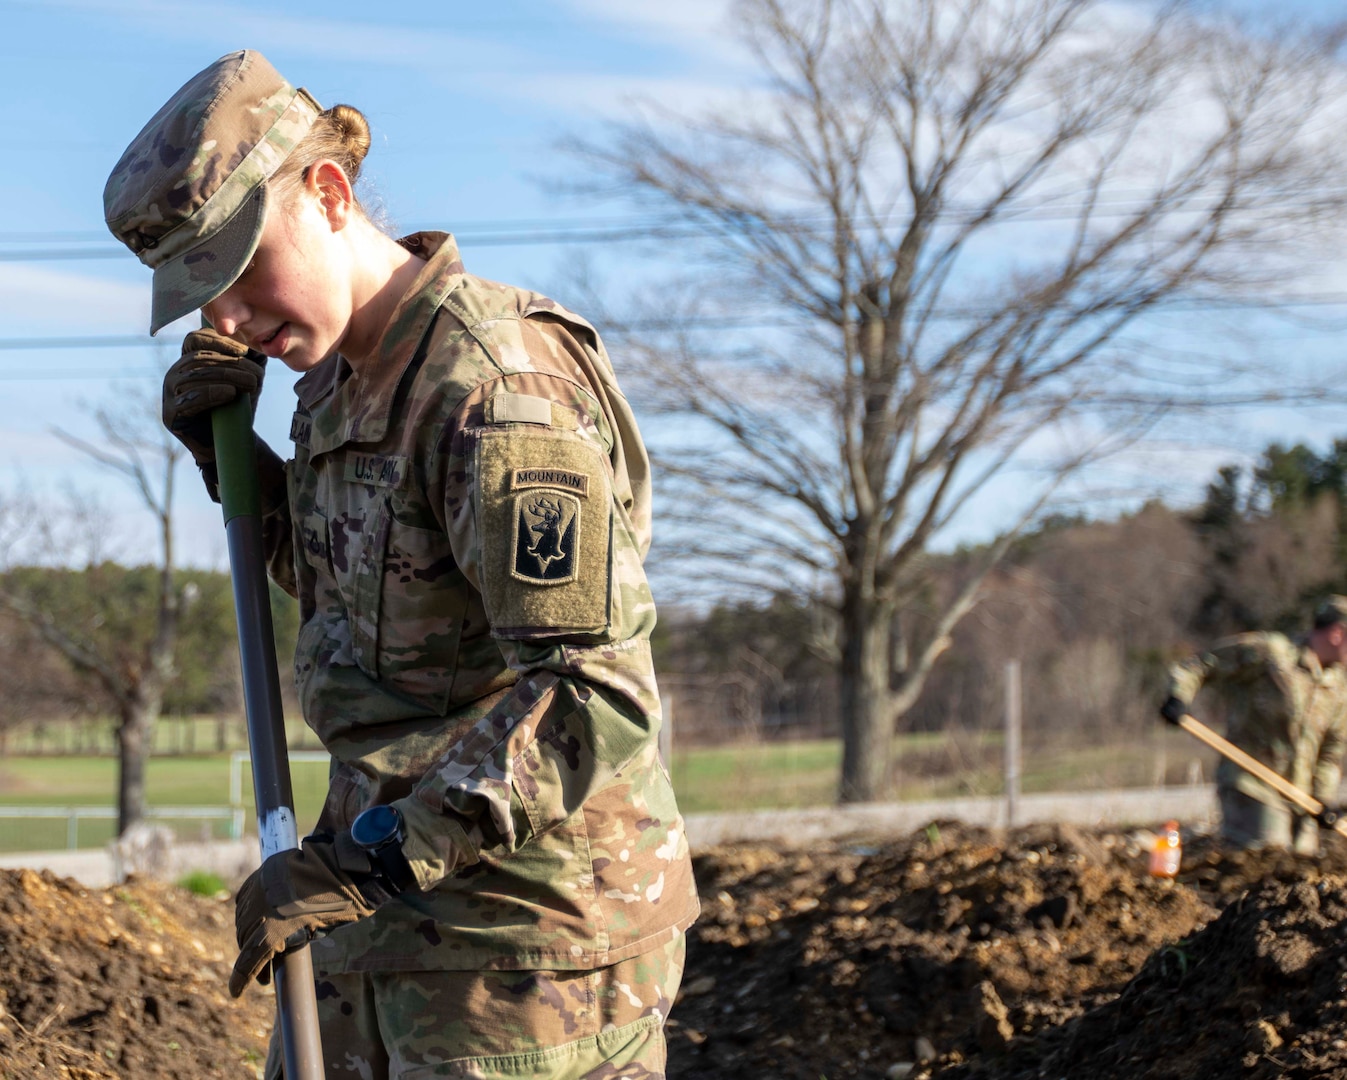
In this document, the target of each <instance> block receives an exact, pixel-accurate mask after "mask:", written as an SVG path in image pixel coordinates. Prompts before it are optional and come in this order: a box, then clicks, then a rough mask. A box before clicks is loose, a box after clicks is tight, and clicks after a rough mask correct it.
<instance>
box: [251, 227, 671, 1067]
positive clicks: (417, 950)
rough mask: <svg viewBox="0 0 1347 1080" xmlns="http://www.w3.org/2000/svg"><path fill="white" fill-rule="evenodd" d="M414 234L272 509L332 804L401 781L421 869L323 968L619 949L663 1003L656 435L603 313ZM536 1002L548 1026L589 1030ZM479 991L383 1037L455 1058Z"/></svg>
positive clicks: (385, 791) (337, 938) (606, 962)
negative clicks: (653, 538)
mask: <svg viewBox="0 0 1347 1080" xmlns="http://www.w3.org/2000/svg"><path fill="white" fill-rule="evenodd" d="M402 242H403V243H404V244H405V245H406V246H407V247H408V248H409V250H411V251H413V252H414V253H415V254H417V255H418V256H420V257H422V258H424V259H425V260H426V265H425V267H424V268H423V269H422V271H421V273H420V276H419V277H418V279H417V281H416V283H415V284H414V285H413V287H412V289H411V290H410V291H409V292H408V294H407V295H406V296H405V297H404V298H403V300H402V301H401V302H400V305H399V307H398V308H397V310H396V312H395V313H394V315H393V317H392V319H391V320H390V322H389V325H388V327H387V329H386V331H385V333H384V336H383V338H382V341H381V343H380V346H379V349H378V352H377V360H376V361H375V362H374V363H373V364H371V365H370V367H369V369H368V370H367V371H362V372H360V373H357V372H355V371H353V370H352V369H351V368H350V367H349V366H348V365H347V364H346V363H345V361H344V360H343V359H342V358H341V357H340V356H334V357H332V358H330V359H329V360H327V361H325V362H324V363H322V364H321V365H319V366H318V367H317V368H315V369H314V370H312V371H310V372H309V373H307V374H306V375H305V376H304V377H303V378H301V379H300V380H299V382H298V383H297V384H296V392H297V394H298V396H299V407H298V410H297V411H296V413H295V417H294V422H293V426H292V431H291V435H292V438H293V439H294V444H295V456H294V459H293V461H291V462H288V463H287V466H286V472H287V478H288V485H289V494H290V500H289V506H288V507H283V508H281V509H280V510H279V511H277V512H276V513H275V514H273V515H272V516H271V517H269V518H268V520H267V521H266V534H267V536H268V546H269V553H268V554H269V559H270V564H271V569H272V573H273V576H274V578H275V580H276V581H277V582H278V583H279V584H280V585H281V586H282V587H284V588H286V589H287V590H288V591H289V592H291V593H292V594H293V595H295V596H297V597H298V599H299V601H300V619H301V627H300V632H299V639H298V645H297V649H296V657H295V673H296V679H297V684H298V689H299V695H300V699H301V702H302V705H303V710H304V717H305V720H306V722H307V723H308V724H309V726H310V727H312V728H313V729H314V731H315V732H316V733H317V734H318V736H319V737H320V738H321V739H322V741H323V744H324V746H325V747H327V749H328V750H329V751H330V752H331V753H332V757H333V769H332V777H331V785H330V789H329V795H328V799H327V802H326V805H325V806H324V808H323V811H322V815H321V818H320V822H319V824H320V826H321V827H323V828H329V829H333V830H340V829H343V828H346V827H348V826H349V825H350V823H351V821H352V819H353V818H354V817H355V816H356V814H358V813H359V812H360V811H361V810H362V809H364V808H365V807H366V806H369V805H373V804H376V803H393V804H394V805H396V806H397V807H398V808H399V809H400V810H401V811H402V813H403V816H404V818H405V819H406V821H407V824H408V830H409V834H410V837H409V840H408V842H407V844H406V845H404V850H405V851H406V853H407V855H408V857H409V859H410V861H411V864H412V867H413V870H414V871H415V873H416V875H417V878H418V881H419V883H420V884H421V885H422V887H423V888H424V889H425V890H426V891H413V892H411V893H408V894H404V896H403V897H401V898H399V899H397V900H395V901H393V902H391V903H389V904H386V905H385V906H384V907H382V908H380V909H379V911H378V912H377V913H376V914H375V915H374V916H373V917H372V918H369V919H366V920H363V921H361V922H357V923H354V924H352V925H349V926H345V927H342V928H339V929H337V930H335V931H333V932H332V933H331V934H329V935H327V936H325V937H323V938H320V939H319V940H317V941H315V942H314V945H313V959H314V966H315V969H316V971H318V972H319V975H320V991H321V990H322V988H323V985H324V983H326V984H327V985H329V986H330V987H332V988H333V989H332V991H331V992H329V993H328V997H329V998H330V999H331V1001H333V1002H344V1001H346V1000H347V995H348V994H349V993H351V992H352V991H351V990H350V987H352V986H353V985H355V984H353V982H352V980H351V979H349V978H342V977H343V976H349V975H353V974H357V975H358V974H360V973H375V972H377V973H380V976H381V977H382V976H383V975H385V974H386V973H390V972H416V973H424V972H437V973H439V972H455V973H462V972H471V973H474V974H473V979H475V980H476V981H475V982H473V983H472V985H473V986H474V987H475V990H474V991H473V996H474V997H475V998H477V999H479V1000H481V1001H482V1002H484V1003H485V1002H490V1001H492V1000H493V998H494V997H499V996H500V995H501V994H502V993H503V991H501V990H500V988H501V987H506V986H510V985H513V983H512V977H507V976H504V975H500V976H494V975H493V976H487V975H485V974H484V973H486V972H510V971H514V972H539V973H553V974H551V975H542V974H540V975H538V976H537V978H539V979H542V978H557V977H558V976H557V975H556V973H565V975H566V977H567V978H571V979H572V981H574V978H575V976H572V975H571V973H578V972H594V971H598V970H600V969H605V968H610V967H611V966H613V965H617V964H620V963H628V964H630V965H631V966H630V971H629V972H628V977H629V978H637V979H645V980H647V981H648V984H649V985H647V986H646V987H644V989H643V988H642V987H640V986H635V985H632V984H631V983H629V982H627V981H625V980H622V979H619V980H618V981H619V982H620V983H621V984H622V985H623V986H625V987H626V988H627V989H626V990H625V991H623V992H622V993H621V994H620V996H621V997H622V1000H623V1001H624V1002H626V1001H628V1000H632V1001H634V1000H640V1001H641V1002H642V1012H643V1015H644V1017H645V1019H643V1020H639V1021H637V1023H638V1024H640V1025H644V1026H649V1025H650V1023H651V1021H650V1017H652V1016H662V1015H663V1013H664V1012H666V1011H667V1007H668V1002H669V1000H670V999H671V998H672V996H673V993H674V992H675V990H676V987H677V977H678V972H679V971H680V970H681V964H682V959H681V958H682V948H683V935H682V931H683V930H684V929H685V928H686V927H687V926H688V925H689V924H690V923H691V922H692V920H693V919H694V918H695V916H696V913H697V897H696V890H695V887H694V883H693V879H692V872H691V864H690V860H689V856H688V849H687V842H686V838H685V836H684V832H683V823H682V819H681V817H680V816H679V813H678V810H677V807H676V805H675V802H674V796H673V791H672V788H671V786H670V783H669V777H668V774H667V772H666V771H665V769H664V766H663V765H662V764H661V763H660V760H659V758H658V755H657V750H656V737H657V732H658V728H659V723H660V713H659V697H658V693H657V689H656V686H655V682H654V677H653V671H652V663H651V657H650V646H649V633H650V630H651V627H652V626H653V624H654V621H655V610H654V606H653V603H652V600H651V596H650V591H649V587H648V585H647V584H646V580H645V575H644V572H643V570H642V565H641V564H642V558H643V556H644V554H645V551H646V548H647V546H648V544H649V538H650V519H649V486H648V467H647V461H646V457H645V452H644V448H643V446H642V443H641V440H640V436H639V434H638V432H637V430H636V426H635V423H634V420H633V418H632V415H631V412H630V410H629V407H628V405H627V403H626V400H625V398H624V397H623V396H622V394H621V392H620V391H619V390H618V388H617V385H616V382H615V380H614V378H613V373H612V368H611V366H610V363H609V361H608V358H607V355H606V354H605V352H604V350H603V347H602V345H601V344H600V342H599V340H598V337H597V335H596V334H595V332H594V331H593V329H592V328H591V327H590V326H589V325H588V324H587V323H586V322H584V321H583V320H582V319H580V318H578V317H577V316H575V315H573V314H571V313H570V312H568V311H566V310H565V309H563V308H561V307H560V306H558V305H557V304H555V303H553V302H552V301H550V300H547V299H545V298H544V297H541V296H537V295H535V294H531V293H527V292H523V291H521V290H518V289H514V288H510V287H508V286H503V285H497V284H494V283H491V282H487V281H483V280H481V279H478V278H474V277H471V276H469V275H467V274H465V273H464V270H463V266H462V264H461V262H460V261H459V258H458V253H457V249H456V247H455V245H454V243H453V240H452V238H451V237H449V236H447V235H445V234H439V233H420V234H416V235H414V236H412V237H409V238H406V239H405V240H403V241H402ZM633 972H634V973H635V974H632V973H633ZM417 978H418V977H417V976H409V977H408V980H407V983H406V985H407V987H408V988H413V987H415V986H417V985H419V984H418V983H417ZM427 978H429V977H427ZM436 980H439V981H441V982H444V981H446V980H447V982H448V983H449V984H453V983H454V978H451V977H449V976H443V977H441V976H440V975H436V976H434V979H431V980H430V981H431V982H434V981H436ZM385 981H386V980H385ZM460 981H461V977H460ZM516 981H517V980H516ZM355 982H356V983H358V984H359V985H360V986H362V987H363V988H364V989H363V991H362V993H363V994H364V995H366V996H368V995H369V994H372V993H373V994H376V996H377V993H376V990H375V989H374V988H375V987H377V986H378V985H381V984H380V983H379V982H378V981H377V980H371V979H370V978H368V977H367V978H365V979H364V981H363V982H362V981H361V980H356V981H355ZM339 986H342V987H346V988H347V989H346V990H342V991H338V990H337V987H339ZM408 992H412V991H411V990H410V989H409V991H408ZM338 994H339V995H340V996H337V995H338ZM320 996H322V994H321V993H320ZM562 997H564V995H562ZM546 998H547V1008H548V1009H551V1010H552V1013H551V1015H552V1017H553V1020H554V1023H553V1028H552V1030H551V1031H550V1032H546V1033H544V1035H543V1038H544V1042H543V1045H555V1044H556V1043H562V1042H568V1043H569V1042H571V1041H573V1040H574V1039H576V1038H579V1037H580V1033H582V1032H584V1031H586V1030H588V1025H587V1024H586V1023H579V1024H577V1023H576V1022H575V1021H574V1019H573V1018H570V1017H569V1014H568V1009H567V1008H565V1007H563V1004H564V1003H560V1002H558V1001H557V1000H555V999H557V995H556V994H550V995H546ZM360 1007H361V1008H365V1006H364V1005H361V1006H360ZM465 1007H466V1003H465V1002H463V1001H460V1000H455V999H453V998H452V997H451V996H440V997H439V998H438V999H437V1001H436V1002H435V1004H434V1005H433V1006H428V1009H429V1011H428V1012H418V1013H417V1014H416V1016H415V1017H414V1020H415V1023H414V1024H412V1026H411V1029H410V1030H408V1031H406V1032H394V1033H393V1035H394V1037H395V1039H401V1038H403V1037H404V1036H406V1037H412V1036H415V1037H416V1038H428V1039H429V1042H428V1043H427V1046H428V1047H429V1049H428V1050H427V1052H428V1053H430V1055H431V1056H432V1057H435V1056H437V1055H438V1056H440V1057H443V1056H444V1054H445V1053H446V1051H445V1050H444V1049H443V1047H442V1039H443V1038H444V1037H445V1036H444V1032H445V1031H446V1030H447V1029H446V1028H445V1024H448V1023H449V1022H450V1021H451V1020H452V1021H453V1022H454V1023H455V1024H458V1023H459V1022H460V1021H461V1022H462V1023H463V1024H466V1025H468V1026H469V1027H470V1026H471V1023H470V1018H465V1017H464V1016H463V1010H464V1009H465ZM493 1007H494V1006H493ZM437 1010H438V1011H437ZM619 1013H620V1010H619ZM598 1015H600V1013H596V1012H594V1011H593V1010H591V1011H590V1013H589V1014H588V1016H589V1020H590V1021H592V1020H593V1019H594V1017H595V1016H598ZM534 1018H535V1019H536V1018H537V1017H536V1016H535V1017H534ZM356 1026H358V1025H356ZM352 1027H353V1026H352V1025H345V1028H348V1029H349V1028H352ZM328 1030H335V1029H331V1028H329V1029H328ZM426 1031H429V1032H431V1034H430V1035H429V1036H425V1035H423V1033H424V1032H426ZM346 1034H349V1032H348V1031H343V1032H339V1033H337V1035H336V1037H337V1038H338V1039H344V1038H345V1037H346ZM626 1034H628V1035H631V1034H632V1033H630V1032H627V1033H626ZM636 1034H639V1032H637V1033H636ZM387 1036H388V1033H387V1032H385V1038H387ZM597 1036H598V1032H597V1031H595V1032H594V1033H593V1037H597ZM535 1037H536V1036H535ZM585 1037H590V1036H585ZM633 1037H634V1035H633ZM324 1038H325V1039H326V1038H328V1035H327V1032H326V1031H325V1033H324ZM612 1038H613V1037H612V1036H605V1039H607V1040H608V1041H609V1042H611V1041H612ZM649 1038H650V1039H652V1040H654V1041H653V1042H652V1044H651V1047H650V1051H649V1054H648V1055H647V1059H648V1060H644V1059H643V1060H641V1061H640V1062H638V1066H639V1068H638V1071H632V1072H620V1073H619V1072H614V1073H596V1074H595V1075H614V1076H619V1075H620V1076H656V1075H662V1055H663V1047H662V1038H661V1036H660V1029H659V1027H658V1025H656V1026H655V1027H654V1028H653V1029H652V1032H651V1033H650V1036H649ZM549 1039H550V1043H549V1041H548V1040H549ZM437 1048H438V1049H437ZM354 1056H355V1057H356V1058H359V1056H360V1055H358V1054H357V1055H354ZM600 1060H601V1059H600ZM634 1067H636V1066H634ZM352 1068H353V1069H355V1068H356V1066H354V1065H353V1066H352ZM356 1071H363V1065H362V1068H361V1069H357V1070H356ZM584 1074H585V1073H577V1074H576V1075H584ZM406 1075H465V1076H466V1075H477V1074H476V1073H472V1072H454V1071H450V1072H445V1073H439V1072H432V1073H425V1074H422V1073H420V1072H413V1073H407V1074H406ZM483 1075H485V1074H483ZM519 1075H534V1074H533V1073H532V1072H527V1071H525V1072H523V1073H520V1074H519ZM539 1075H543V1074H539ZM546 1075H551V1074H550V1073H548V1074H546ZM557 1075H560V1074H559V1073H558V1074H557ZM566 1075H570V1074H569V1073H567V1074H566Z"/></svg>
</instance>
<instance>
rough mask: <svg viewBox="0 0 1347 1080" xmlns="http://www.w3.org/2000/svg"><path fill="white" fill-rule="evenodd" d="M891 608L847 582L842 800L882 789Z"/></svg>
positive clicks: (888, 730)
mask: <svg viewBox="0 0 1347 1080" xmlns="http://www.w3.org/2000/svg"><path fill="white" fill-rule="evenodd" d="M891 625H892V612H891V611H890V610H889V608H888V606H887V605H885V604H882V603H880V602H878V601H876V600H875V599H874V598H873V597H870V596H865V595H863V594H862V590H861V589H860V588H859V587H851V586H849V587H848V591H847V593H846V595H845V596H844V599H843V604H842V626H841V638H842V640H841V646H842V650H841V651H842V670H841V675H842V746H843V749H842V783H841V788H840V790H839V792H838V799H839V801H840V802H843V803H857V802H870V801H873V800H875V799H878V798H881V797H882V796H883V795H884V793H885V788H886V787H887V785H888V777H889V749H890V746H891V744H892V742H893V723H892V720H891V711H890V708H889V696H890V691H889V652H890V650H889V635H890V633H891Z"/></svg>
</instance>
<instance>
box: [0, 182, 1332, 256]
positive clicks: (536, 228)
mask: <svg viewBox="0 0 1347 1080" xmlns="http://www.w3.org/2000/svg"><path fill="white" fill-rule="evenodd" d="M1344 197H1347V189H1343V190H1337V189H1334V190H1329V191H1324V192H1304V191H1299V192H1296V193H1295V194H1294V195H1291V196H1288V197H1287V198H1285V199H1283V200H1281V201H1279V202H1277V204H1276V205H1277V208H1279V209H1285V208H1287V207H1289V206H1307V205H1313V204H1315V203H1318V202H1322V201H1324V200H1326V199H1341V198H1344ZM1150 205H1151V203H1150V202H1149V201H1135V200H1132V201H1124V200H1122V199H1119V200H1118V201H1115V202H1101V203H1100V204H1098V205H1097V207H1096V208H1095V209H1093V210H1092V211H1091V213H1090V219H1091V220H1096V219H1103V218H1121V217H1129V216H1132V215H1135V214H1136V213H1138V212H1140V211H1144V210H1145V209H1147V208H1148V207H1149V206H1150ZM1208 209H1212V208H1211V207H1204V206H1192V207H1185V206H1174V207H1172V208H1171V209H1170V210H1168V211H1167V212H1168V213H1171V214H1176V215H1181V214H1187V213H1197V212H1201V211H1204V210H1208ZM1083 212H1084V208H1083V207H1080V206H1069V205H1062V204H1056V203H1049V204H1045V205H1042V206H1026V207H1023V208H1014V207H1009V208H1004V209H1003V210H1001V211H1000V212H998V214H997V215H996V217H995V218H994V219H993V220H992V221H989V222H988V227H989V228H990V227H992V226H993V225H1016V224H1030V223H1037V222H1053V221H1076V220H1077V219H1079V218H1080V216H1081V215H1082V213H1083ZM1225 212H1226V213H1229V212H1230V211H1229V210H1227V211H1225ZM980 216H981V211H980V210H978V209H977V208H968V207H950V208H949V209H947V210H945V211H943V212H941V213H938V214H936V215H935V217H936V219H937V220H939V221H942V222H946V223H949V224H951V225H959V224H968V223H969V222H972V221H975V220H976V219H977V218H979V217H980ZM908 217H909V215H907V214H898V215H893V216H890V217H888V218H885V219H882V220H872V221H866V222H858V223H856V226H855V227H857V228H858V229H859V230H860V231H866V232H877V231H880V230H882V229H884V228H887V227H890V226H895V225H901V224H903V223H904V222H906V221H907V220H908ZM755 228H769V229H771V230H773V231H782V232H789V233H795V234H796V235H800V236H809V235H811V234H813V235H818V236H821V237H825V238H827V237H831V236H832V231H833V220H832V218H831V217H830V216H828V215H826V214H783V215H780V216H778V217H776V218H775V219H773V220H772V222H771V224H770V225H766V224H761V223H758V224H756V225H755ZM409 231H412V232H415V231H418V230H417V229H411V230H409ZM721 231H723V229H722V227H721V225H720V224H719V223H718V222H715V221H713V220H706V221H704V222H696V221H683V222H679V221H671V220H670V219H668V218H655V219H648V220H642V219H632V218H618V219H614V218H607V219H604V218H599V219H571V220H565V219H562V220H551V221H548V220H545V219H544V220H537V219H520V220H517V221H509V220H502V221H487V222H477V223H471V222H465V223H464V226H463V228H461V229H458V230H455V231H454V237H455V239H457V240H458V242H459V243H460V244H461V245H463V246H466V247H508V246H523V245H549V244H621V243H633V242H641V241H649V240H682V239H690V238H694V237H698V236H708V235H713V234H715V233H718V232H721ZM99 235H100V234H98V233H92V232H87V231H81V232H74V231H67V232H48V233H44V232H4V233H0V245H5V244H44V245H45V244H50V245H56V246H53V247H20V248H17V249H15V250H8V251H6V250H4V249H3V247H0V262H56V261H72V262H78V261H87V260H94V259H114V258H121V257H123V256H124V255H125V253H126V249H125V248H124V247H122V246H121V245H119V244H113V243H109V244H107V245H99V246H97V247H77V246H70V247H62V246H60V245H64V244H75V243H85V242H87V241H89V240H92V239H96V238H97V237H98V236H99Z"/></svg>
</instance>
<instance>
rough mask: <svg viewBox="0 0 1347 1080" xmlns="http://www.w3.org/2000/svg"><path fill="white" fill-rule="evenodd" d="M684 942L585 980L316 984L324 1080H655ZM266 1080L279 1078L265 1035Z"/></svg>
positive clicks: (522, 974) (400, 977)
mask: <svg viewBox="0 0 1347 1080" xmlns="http://www.w3.org/2000/svg"><path fill="white" fill-rule="evenodd" d="M685 948H686V939H685V937H684V936H683V935H682V934H677V933H676V934H675V935H674V940H673V941H671V942H670V943H669V944H668V945H666V946H664V947H663V948H661V949H660V950H659V951H657V952H651V953H645V954H643V955H640V956H636V957H632V958H631V959H629V960H623V961H620V962H618V963H616V964H613V965H612V966H611V967H606V968H600V969H598V970H594V971H531V972H530V971H416V972H380V973H363V974H362V973H357V974H341V975H324V974H320V975H319V976H318V977H317V979H316V984H317V991H318V1020H319V1028H320V1030H321V1033H322V1040H323V1058H324V1060H325V1062H326V1074H327V1077H328V1080H333V1078H345V1077H351V1078H353V1080H423V1078H427V1080H428V1078H430V1077H459V1078H462V1080H663V1077H664V1061H665V1045H664V1020H665V1019H666V1018H667V1017H668V1015H669V1009H670V1007H671V1006H672V1005H673V1000H674V997H675V995H676V994H677V992H678V984H679V981H680V980H681V979H682V975H683V958H684V952H685ZM264 1075H265V1076H266V1077H267V1080H276V1078H279V1077H281V1075H282V1069H281V1054H280V1045H279V1035H278V1034H277V1033H273V1035H272V1040H271V1049H270V1053H269V1054H268V1056H267V1065H266V1071H265V1073H264Z"/></svg>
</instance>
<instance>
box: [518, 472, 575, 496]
mask: <svg viewBox="0 0 1347 1080" xmlns="http://www.w3.org/2000/svg"><path fill="white" fill-rule="evenodd" d="M539 487H551V488H565V489H566V490H567V491H573V492H575V493H576V494H577V495H588V494H589V474H587V473H582V472H572V471H571V470H570V469H548V468H540V469H515V471H514V476H513V478H512V479H511V481H510V489H511V490H512V491H519V490H521V489H523V488H539Z"/></svg>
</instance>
